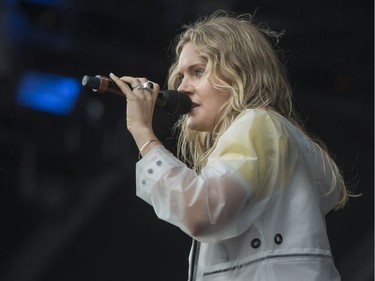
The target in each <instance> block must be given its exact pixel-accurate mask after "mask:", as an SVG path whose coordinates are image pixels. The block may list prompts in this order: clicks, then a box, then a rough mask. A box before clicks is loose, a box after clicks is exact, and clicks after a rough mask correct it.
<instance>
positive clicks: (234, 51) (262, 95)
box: [168, 11, 347, 207]
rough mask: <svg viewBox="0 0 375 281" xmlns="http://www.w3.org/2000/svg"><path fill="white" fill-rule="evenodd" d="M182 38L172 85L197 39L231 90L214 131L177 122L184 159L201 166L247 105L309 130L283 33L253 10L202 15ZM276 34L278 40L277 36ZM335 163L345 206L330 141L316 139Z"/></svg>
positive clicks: (215, 81) (218, 80) (219, 85)
mask: <svg viewBox="0 0 375 281" xmlns="http://www.w3.org/2000/svg"><path fill="white" fill-rule="evenodd" d="M183 30H184V31H183V32H182V33H181V34H180V35H179V36H178V37H177V38H176V42H175V60H174V62H173V63H172V65H171V67H170V69H169V78H168V88H169V89H177V88H178V86H179V83H180V80H179V77H178V76H179V75H178V69H177V64H178V60H179V56H180V54H181V51H182V48H183V46H184V45H185V44H186V43H188V42H191V43H192V44H194V46H195V48H196V49H197V51H198V53H199V55H200V56H201V57H202V59H203V60H204V61H205V62H206V63H207V67H206V70H205V74H204V75H207V77H208V79H210V82H211V84H212V86H213V87H214V88H216V89H218V90H220V91H222V92H226V93H228V94H229V101H228V104H226V105H225V106H224V107H223V108H222V109H221V111H220V119H219V120H218V122H217V124H216V127H215V128H214V130H213V131H212V132H199V131H194V130H190V129H189V128H188V127H187V126H186V120H187V116H182V117H181V118H180V119H179V120H178V122H177V123H176V126H175V128H176V130H177V131H178V133H179V135H178V141H177V152H178V156H179V157H180V158H181V160H183V161H185V162H186V163H187V164H188V165H190V166H191V167H192V168H193V169H195V170H196V171H197V172H199V171H200V170H201V169H202V168H203V166H204V165H205V164H206V162H207V158H208V156H209V155H210V153H211V152H212V151H213V150H214V149H215V147H216V144H217V141H218V137H219V136H220V134H221V133H222V132H224V131H225V130H226V129H227V128H228V127H229V126H230V125H231V123H232V122H233V120H234V119H235V118H236V117H237V116H238V115H239V114H240V113H241V112H242V111H243V110H244V109H247V108H267V109H271V110H274V111H276V112H278V113H279V114H281V115H282V116H284V117H285V118H287V119H288V120H289V121H290V122H292V123H293V124H294V125H296V126H297V127H299V128H301V129H302V130H303V131H304V129H303V124H302V122H301V121H300V118H299V117H298V115H297V114H296V112H295V110H294V108H293V101H292V98H293V97H292V90H291V87H290V83H289V80H288V77H287V72H286V70H285V67H284V65H283V63H282V62H281V60H280V59H279V55H278V54H277V52H276V44H273V43H277V42H278V39H279V37H280V35H281V33H276V32H273V31H271V30H270V29H268V28H267V27H265V26H260V25H257V24H255V22H254V20H253V17H252V16H251V15H249V14H242V15H239V16H231V15H229V14H228V13H226V12H224V11H218V12H215V13H214V14H212V15H210V16H207V17H203V18H200V19H199V20H197V21H196V22H194V23H192V24H190V25H186V26H184V27H183ZM272 40H273V41H272ZM316 144H317V145H318V147H319V149H320V150H321V152H322V154H323V156H324V157H325V158H327V159H328V160H329V161H328V163H330V168H331V169H332V170H333V174H334V175H335V178H334V179H333V182H332V188H331V190H333V188H334V186H335V185H336V184H338V185H339V186H340V190H341V195H342V196H341V200H340V202H339V204H338V206H339V207H341V206H343V205H344V204H345V203H346V201H347V192H346V186H345V183H344V180H343V177H342V176H341V173H340V172H339V170H338V168H337V166H336V164H335V162H334V161H333V160H332V158H331V157H330V155H329V153H328V151H327V149H326V148H325V147H324V145H322V144H319V143H318V141H316Z"/></svg>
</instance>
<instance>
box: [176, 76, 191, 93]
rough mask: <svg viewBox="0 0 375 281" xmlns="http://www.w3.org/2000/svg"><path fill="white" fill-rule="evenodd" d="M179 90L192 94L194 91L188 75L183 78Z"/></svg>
mask: <svg viewBox="0 0 375 281" xmlns="http://www.w3.org/2000/svg"><path fill="white" fill-rule="evenodd" d="M177 91H179V92H181V93H184V94H190V93H192V86H191V83H189V81H188V79H186V77H184V78H182V79H181V84H180V85H179V86H178V88H177Z"/></svg>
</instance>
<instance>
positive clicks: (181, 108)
mask: <svg viewBox="0 0 375 281" xmlns="http://www.w3.org/2000/svg"><path fill="white" fill-rule="evenodd" d="M82 85H83V86H85V87H87V88H91V89H92V90H93V91H94V92H98V93H101V94H103V93H112V94H115V95H119V96H122V97H125V95H124V94H123V93H122V92H121V90H120V88H119V87H118V86H117V84H116V83H115V82H113V81H112V80H111V79H110V78H108V77H106V76H102V75H96V76H89V75H85V76H84V77H83V78H82ZM128 85H129V84H128ZM129 87H131V86H130V85H129ZM191 105H192V102H191V100H190V98H189V97H188V96H187V95H183V94H181V93H179V92H178V91H176V90H166V91H159V93H158V97H157V99H156V106H158V107H161V108H163V109H164V110H165V111H167V112H169V113H171V114H173V115H182V114H185V113H187V112H189V111H190V110H191Z"/></svg>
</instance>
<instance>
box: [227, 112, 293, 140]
mask: <svg viewBox="0 0 375 281" xmlns="http://www.w3.org/2000/svg"><path fill="white" fill-rule="evenodd" d="M288 122H289V121H287V120H286V119H285V118H283V117H282V116H280V115H279V114H277V113H275V112H273V111H271V110H267V109H261V108H257V109H246V110H244V111H243V112H241V113H240V114H239V115H238V116H237V118H236V119H235V120H234V121H233V123H232V124H231V126H229V128H228V129H227V131H226V132H225V133H224V134H223V135H222V138H224V139H226V138H229V139H233V140H234V139H237V137H239V136H241V137H242V138H244V137H245V138H250V139H253V140H260V139H262V138H267V137H276V136H278V135H282V134H284V133H285V129H283V127H285V124H286V123H288ZM284 123H285V124H284Z"/></svg>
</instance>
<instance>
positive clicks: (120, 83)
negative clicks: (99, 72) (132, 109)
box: [109, 73, 133, 97]
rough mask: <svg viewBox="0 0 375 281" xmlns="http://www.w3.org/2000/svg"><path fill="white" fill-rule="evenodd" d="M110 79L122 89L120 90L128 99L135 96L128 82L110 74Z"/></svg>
mask: <svg viewBox="0 0 375 281" xmlns="http://www.w3.org/2000/svg"><path fill="white" fill-rule="evenodd" d="M109 77H110V78H111V79H112V81H113V82H115V83H116V85H117V86H118V87H119V88H120V90H121V91H122V92H123V93H124V94H125V96H126V97H128V96H129V95H133V92H132V89H130V87H129V85H128V84H127V83H126V81H124V80H122V79H120V78H119V77H118V76H116V75H115V74H113V73H110V74H109Z"/></svg>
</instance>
